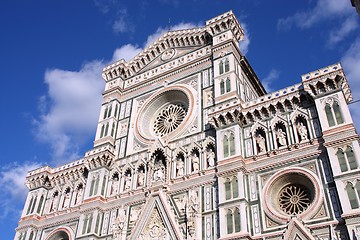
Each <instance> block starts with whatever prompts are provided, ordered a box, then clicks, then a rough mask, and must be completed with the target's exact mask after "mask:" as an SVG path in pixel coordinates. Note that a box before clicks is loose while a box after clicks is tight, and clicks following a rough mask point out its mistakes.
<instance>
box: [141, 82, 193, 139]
mask: <svg viewBox="0 0 360 240" xmlns="http://www.w3.org/2000/svg"><path fill="white" fill-rule="evenodd" d="M194 102H195V101H194V94H193V93H192V91H191V90H190V89H189V87H188V86H184V85H176V86H170V87H167V88H165V89H163V90H161V91H159V92H157V93H156V94H154V95H153V96H151V97H150V98H149V99H148V100H147V101H146V102H145V103H144V105H143V106H142V107H141V109H140V111H139V115H138V118H137V120H136V134H137V136H138V138H139V140H142V141H143V142H146V141H150V140H153V139H155V138H159V137H161V138H167V139H169V138H173V137H175V136H176V135H177V134H179V133H181V132H182V131H185V130H187V127H188V126H189V124H191V121H192V119H193V117H194V113H193V108H194Z"/></svg>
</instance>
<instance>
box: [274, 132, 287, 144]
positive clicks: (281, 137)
mask: <svg viewBox="0 0 360 240" xmlns="http://www.w3.org/2000/svg"><path fill="white" fill-rule="evenodd" d="M276 139H277V140H278V143H279V146H286V133H285V132H284V131H283V130H282V129H281V128H279V129H278V130H277V131H276Z"/></svg>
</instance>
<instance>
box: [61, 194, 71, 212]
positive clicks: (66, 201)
mask: <svg viewBox="0 0 360 240" xmlns="http://www.w3.org/2000/svg"><path fill="white" fill-rule="evenodd" d="M69 205H70V191H67V192H66V193H65V196H64V202H63V206H62V208H68V207H69Z"/></svg>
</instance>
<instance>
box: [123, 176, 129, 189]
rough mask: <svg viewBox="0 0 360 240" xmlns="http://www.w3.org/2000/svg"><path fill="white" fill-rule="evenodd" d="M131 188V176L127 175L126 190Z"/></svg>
mask: <svg viewBox="0 0 360 240" xmlns="http://www.w3.org/2000/svg"><path fill="white" fill-rule="evenodd" d="M130 188H131V176H125V186H124V189H125V191H127V190H130Z"/></svg>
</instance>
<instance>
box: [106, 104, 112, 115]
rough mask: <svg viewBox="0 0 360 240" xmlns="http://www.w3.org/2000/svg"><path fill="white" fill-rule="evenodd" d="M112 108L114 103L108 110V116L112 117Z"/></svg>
mask: <svg viewBox="0 0 360 240" xmlns="http://www.w3.org/2000/svg"><path fill="white" fill-rule="evenodd" d="M111 110H112V105H110V107H109V111H108V115H107V116H108V117H110V116H111Z"/></svg>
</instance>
